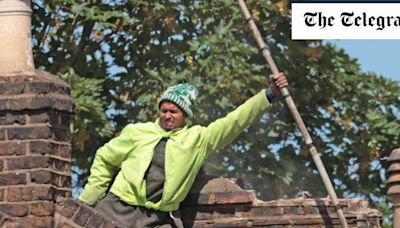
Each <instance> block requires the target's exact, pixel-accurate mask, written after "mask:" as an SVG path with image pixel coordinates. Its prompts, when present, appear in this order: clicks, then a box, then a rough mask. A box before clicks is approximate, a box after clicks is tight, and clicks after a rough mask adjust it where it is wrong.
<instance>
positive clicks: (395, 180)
mask: <svg viewBox="0 0 400 228" xmlns="http://www.w3.org/2000/svg"><path fill="white" fill-rule="evenodd" d="M389 163H390V166H389V169H388V171H387V172H388V175H389V179H388V181H387V184H388V191H387V194H388V196H389V197H390V198H391V199H392V201H393V227H394V228H400V148H399V149H395V150H393V151H392V153H391V154H390V157H389Z"/></svg>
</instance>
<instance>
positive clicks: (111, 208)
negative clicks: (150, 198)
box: [95, 192, 176, 228]
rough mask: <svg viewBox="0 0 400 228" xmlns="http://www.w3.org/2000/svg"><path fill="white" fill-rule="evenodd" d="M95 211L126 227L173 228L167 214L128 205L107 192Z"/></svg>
mask: <svg viewBox="0 0 400 228" xmlns="http://www.w3.org/2000/svg"><path fill="white" fill-rule="evenodd" d="M95 208H96V210H98V211H100V212H102V213H104V214H106V215H108V216H111V217H112V218H114V219H115V220H118V221H120V222H122V223H125V224H126V225H127V227H132V228H143V227H158V228H173V227H176V226H175V225H174V221H173V220H172V219H171V218H170V216H169V213H168V212H162V211H156V210H151V209H147V208H145V207H141V206H133V205H129V204H127V203H125V202H123V201H122V200H120V199H119V198H118V197H117V196H116V195H114V194H112V193H111V192H109V193H108V194H107V196H106V197H105V198H104V199H102V200H101V201H100V202H99V203H98V204H97V205H96V207H95Z"/></svg>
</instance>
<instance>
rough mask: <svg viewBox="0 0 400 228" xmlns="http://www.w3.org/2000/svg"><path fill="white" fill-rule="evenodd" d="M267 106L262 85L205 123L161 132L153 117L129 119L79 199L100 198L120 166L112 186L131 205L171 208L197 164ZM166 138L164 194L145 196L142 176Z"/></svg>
mask: <svg viewBox="0 0 400 228" xmlns="http://www.w3.org/2000/svg"><path fill="white" fill-rule="evenodd" d="M268 106H269V102H268V100H267V98H266V96H265V90H262V91H260V92H259V93H258V94H257V95H255V96H253V97H252V98H250V99H249V100H247V101H246V102H245V103H244V104H242V105H241V106H239V107H238V108H237V109H236V110H234V111H232V112H231V113H229V114H228V115H227V116H226V117H223V118H220V119H218V120H216V121H214V122H212V123H211V124H209V125H208V126H207V127H203V126H199V125H195V126H192V127H188V126H185V127H183V128H181V129H179V130H176V131H165V130H164V129H163V128H162V127H161V126H160V123H159V119H157V120H156V121H155V122H147V123H138V124H129V125H128V126H126V127H125V128H124V129H123V130H122V133H121V135H120V136H118V137H116V138H114V139H112V140H111V141H109V142H108V143H106V144H105V145H104V146H103V147H101V148H99V149H98V151H97V153H96V156H95V158H94V161H93V165H92V167H91V169H90V176H89V179H88V183H87V184H86V186H85V189H84V191H83V193H82V194H81V195H80V197H79V199H80V200H82V201H83V202H85V203H87V204H88V205H94V204H96V203H97V202H98V201H99V200H100V199H102V198H103V197H104V196H105V194H106V190H107V188H108V186H109V184H110V182H111V180H112V178H113V176H114V175H115V173H116V172H117V170H118V168H119V167H120V168H121V169H120V172H119V173H118V175H117V177H116V179H115V181H114V183H113V185H112V186H111V189H110V191H111V192H112V193H113V194H115V195H117V196H118V197H120V199H121V200H122V201H124V202H126V203H128V204H131V205H140V206H144V207H146V208H151V209H155V210H160V211H172V210H176V209H178V208H179V204H180V203H181V202H182V201H183V200H184V199H185V197H186V195H187V193H188V192H189V190H190V188H191V186H192V184H193V182H194V179H195V177H196V175H197V172H198V171H199V169H200V168H201V167H202V166H203V164H204V161H205V160H206V159H207V157H208V156H209V155H210V154H211V153H212V152H213V151H215V150H217V149H219V148H221V147H223V146H225V145H227V144H229V143H231V142H232V140H233V139H234V138H235V137H237V136H238V135H239V134H240V133H241V132H242V131H243V130H244V129H245V128H247V127H248V126H249V125H250V124H251V123H252V122H253V121H254V120H256V119H258V118H259V117H260V115H261V114H263V112H264V111H265V110H266V108H267V107H268ZM164 137H167V138H169V139H168V142H167V144H166V148H165V183H164V189H163V195H162V199H161V200H160V201H159V202H156V203H153V202H151V201H147V200H146V181H145V180H144V178H143V177H144V175H145V172H146V170H147V168H148V167H149V165H150V162H151V160H152V157H153V153H154V148H155V146H156V145H157V143H158V142H159V141H160V139H161V138H164Z"/></svg>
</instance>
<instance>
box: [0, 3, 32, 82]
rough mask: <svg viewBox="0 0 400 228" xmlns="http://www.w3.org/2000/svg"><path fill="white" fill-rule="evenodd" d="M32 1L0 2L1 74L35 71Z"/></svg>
mask: <svg viewBox="0 0 400 228" xmlns="http://www.w3.org/2000/svg"><path fill="white" fill-rule="evenodd" d="M31 13H32V10H31V4H30V1H26V0H25V1H18V0H1V1H0V41H1V42H0V50H1V51H0V74H1V75H4V74H10V73H17V72H26V73H27V72H30V73H33V72H34V71H35V65H34V63H33V55H32V45H31V42H32V41H31Z"/></svg>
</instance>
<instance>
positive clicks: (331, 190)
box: [238, 0, 348, 228]
mask: <svg viewBox="0 0 400 228" xmlns="http://www.w3.org/2000/svg"><path fill="white" fill-rule="evenodd" d="M238 3H239V6H240V9H241V10H242V13H243V15H244V17H245V18H246V21H247V22H248V23H249V26H250V28H251V30H252V32H253V36H254V38H255V39H256V41H257V44H258V46H259V47H260V49H261V50H262V54H263V56H264V58H265V60H266V61H267V63H268V65H269V67H270V69H271V71H272V74H277V73H279V70H278V67H277V66H276V64H275V62H274V60H273V59H272V56H271V54H270V52H269V50H268V47H267V46H266V44H265V43H264V40H263V38H262V36H261V34H260V31H259V30H258V28H257V25H256V23H255V22H254V20H253V19H252V17H251V15H250V12H249V10H248V8H247V6H246V3H245V2H244V0H238ZM281 93H282V95H283V97H284V98H285V101H286V104H287V106H288V107H289V109H290V112H291V113H292V115H293V118H294V119H295V121H296V123H297V126H298V127H299V129H300V131H301V133H302V134H303V137H304V139H305V142H306V144H307V146H308V149H309V151H310V153H311V155H312V158H313V160H314V163H315V165H316V166H317V169H318V172H319V174H320V176H321V178H322V181H323V183H324V185H325V188H326V190H327V192H328V194H329V197H330V198H331V200H332V203H333V205H334V207H335V208H336V212H337V215H338V218H339V220H340V223H341V224H342V227H344V228H347V227H348V225H347V220H346V217H345V216H344V214H343V210H342V208H341V206H340V204H339V203H338V199H337V196H336V193H335V190H334V188H333V185H332V182H331V180H330V179H329V176H328V174H327V172H326V169H325V167H324V164H323V163H322V161H321V158H320V156H319V154H318V151H317V148H316V147H315V146H314V144H313V141H312V139H311V136H310V134H309V133H308V130H307V128H306V125H305V124H304V122H303V119H302V118H301V116H300V113H299V111H298V110H297V108H296V105H295V104H294V102H293V99H292V97H291V96H290V94H289V90H288V89H287V88H286V87H285V88H282V89H281Z"/></svg>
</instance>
